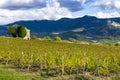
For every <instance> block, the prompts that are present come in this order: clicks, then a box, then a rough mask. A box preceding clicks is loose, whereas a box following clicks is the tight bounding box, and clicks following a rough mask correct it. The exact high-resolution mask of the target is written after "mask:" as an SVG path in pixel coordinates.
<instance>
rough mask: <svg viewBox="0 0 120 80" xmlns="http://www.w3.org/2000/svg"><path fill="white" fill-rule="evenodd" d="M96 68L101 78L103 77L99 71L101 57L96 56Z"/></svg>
mask: <svg viewBox="0 0 120 80" xmlns="http://www.w3.org/2000/svg"><path fill="white" fill-rule="evenodd" d="M96 70H97V74H98V76H99V78H101V75H100V72H99V59H98V58H96Z"/></svg>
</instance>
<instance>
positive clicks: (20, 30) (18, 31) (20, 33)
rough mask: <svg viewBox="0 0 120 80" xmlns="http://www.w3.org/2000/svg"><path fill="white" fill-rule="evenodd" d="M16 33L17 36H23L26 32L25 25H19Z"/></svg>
mask: <svg viewBox="0 0 120 80" xmlns="http://www.w3.org/2000/svg"><path fill="white" fill-rule="evenodd" d="M17 33H18V37H21V38H23V37H25V36H26V33H27V31H26V27H25V26H19V27H18V28H17Z"/></svg>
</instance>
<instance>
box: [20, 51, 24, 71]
mask: <svg viewBox="0 0 120 80" xmlns="http://www.w3.org/2000/svg"><path fill="white" fill-rule="evenodd" d="M23 58H24V52H22V56H21V60H23ZM21 65H22V66H21V69H20V70H22V69H23V64H22V62H21Z"/></svg>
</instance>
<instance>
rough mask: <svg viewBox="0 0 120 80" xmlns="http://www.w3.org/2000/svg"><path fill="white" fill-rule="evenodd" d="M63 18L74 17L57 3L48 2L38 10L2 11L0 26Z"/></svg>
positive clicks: (0, 10) (0, 13) (0, 11)
mask: <svg viewBox="0 0 120 80" xmlns="http://www.w3.org/2000/svg"><path fill="white" fill-rule="evenodd" d="M62 17H72V16H71V12H70V11H69V10H68V9H67V8H64V7H61V6H60V4H59V3H58V2H57V1H55V0H54V1H53V2H52V4H49V2H46V7H43V8H40V9H37V8H35V9H34V8H31V9H17V10H16V9H15V10H10V9H0V24H8V23H11V22H15V21H19V20H42V19H48V20H57V19H60V18H62Z"/></svg>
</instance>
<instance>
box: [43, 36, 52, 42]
mask: <svg viewBox="0 0 120 80" xmlns="http://www.w3.org/2000/svg"><path fill="white" fill-rule="evenodd" d="M43 40H49V41H50V40H52V39H51V38H50V37H49V36H45V37H43Z"/></svg>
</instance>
